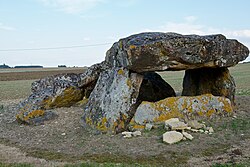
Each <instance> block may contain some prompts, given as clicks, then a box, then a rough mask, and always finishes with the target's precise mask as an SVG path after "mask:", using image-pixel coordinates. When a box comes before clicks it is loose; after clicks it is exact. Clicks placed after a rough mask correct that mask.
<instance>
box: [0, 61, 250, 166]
mask: <svg viewBox="0 0 250 167" xmlns="http://www.w3.org/2000/svg"><path fill="white" fill-rule="evenodd" d="M84 70H85V69H84V68H53V69H51V68H49V69H42V70H41V69H7V70H0V167H2V166H13V165H16V166H18V167H20V166H22V167H26V166H70V167H71V166H109V167H110V166H214V167H230V166H238V167H241V166H250V147H249V145H250V119H249V118H250V112H249V110H250V103H249V101H250V63H248V64H240V65H237V66H235V67H232V68H230V71H231V74H232V75H233V77H234V78H235V81H236V84H237V90H236V92H237V96H236V112H235V113H234V115H235V117H233V118H221V119H215V120H204V121H205V122H206V124H207V125H211V126H212V127H213V128H214V129H215V133H214V134H212V135H207V134H199V133H192V135H193V136H194V140H193V141H183V142H180V143H178V144H175V145H166V144H164V143H162V141H161V136H162V134H163V133H164V132H165V131H164V129H163V127H160V128H158V129H153V130H152V131H150V132H148V131H143V132H142V136H141V137H137V138H131V139H124V138H122V136H121V135H120V134H118V135H110V134H103V135H100V134H93V133H91V132H89V131H87V130H86V129H83V127H81V125H80V123H79V119H80V117H81V115H82V112H83V110H82V108H80V107H70V108H58V109H55V110H54V112H56V113H57V114H58V118H57V119H56V120H52V121H49V122H47V123H46V124H45V125H40V126H25V125H19V124H18V123H17V122H16V121H15V114H16V113H15V106H16V104H17V103H18V102H19V101H20V100H22V99H24V98H25V97H27V96H28V95H29V94H30V85H31V83H32V82H33V81H34V80H37V79H39V78H41V77H45V76H49V75H55V74H59V73H66V72H67V73H68V72H69V73H71V72H72V73H80V72H83V71H84ZM160 75H161V76H162V77H163V78H164V79H165V80H166V81H167V82H168V83H169V84H170V85H171V86H172V87H173V88H174V89H175V90H176V91H178V92H181V89H182V78H183V75H184V72H182V71H180V72H161V73H160ZM63 134H65V135H63Z"/></svg>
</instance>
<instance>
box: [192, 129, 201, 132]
mask: <svg viewBox="0 0 250 167" xmlns="http://www.w3.org/2000/svg"><path fill="white" fill-rule="evenodd" d="M190 131H191V132H199V130H197V129H190Z"/></svg>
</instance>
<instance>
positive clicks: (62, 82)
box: [16, 74, 83, 124]
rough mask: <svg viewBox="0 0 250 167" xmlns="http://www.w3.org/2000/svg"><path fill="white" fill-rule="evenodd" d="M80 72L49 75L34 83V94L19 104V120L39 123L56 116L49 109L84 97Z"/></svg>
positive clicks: (65, 105) (73, 102) (70, 103)
mask: <svg viewBox="0 0 250 167" xmlns="http://www.w3.org/2000/svg"><path fill="white" fill-rule="evenodd" d="M79 81H80V77H79V75H78V74H60V75H55V76H49V77H46V78H43V79H40V80H39V81H35V82H33V83H32V88H31V90H32V94H31V95H30V96H29V97H28V98H27V99H25V100H24V101H23V102H21V103H20V104H19V106H18V112H19V113H18V114H17V116H16V117H17V120H18V121H19V122H23V123H27V124H39V123H42V122H43V121H44V120H48V119H50V118H52V117H54V114H53V113H51V112H50V111H48V109H52V108H57V107H69V106H72V105H73V104H75V103H76V102H78V101H80V100H81V99H82V98H83V90H82V89H80V88H79V87H78V86H77V85H78V83H79Z"/></svg>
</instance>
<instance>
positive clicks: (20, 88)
mask: <svg viewBox="0 0 250 167" xmlns="http://www.w3.org/2000/svg"><path fill="white" fill-rule="evenodd" d="M32 82H34V80H18V81H0V92H1V96H0V101H1V100H8V99H19V98H25V97H27V96H28V95H30V93H31V83H32Z"/></svg>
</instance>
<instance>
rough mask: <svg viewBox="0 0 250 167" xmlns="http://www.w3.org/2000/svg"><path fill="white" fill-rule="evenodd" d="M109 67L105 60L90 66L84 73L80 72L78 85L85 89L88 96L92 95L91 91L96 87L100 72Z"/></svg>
mask: <svg viewBox="0 0 250 167" xmlns="http://www.w3.org/2000/svg"><path fill="white" fill-rule="evenodd" d="M108 68H109V67H108V65H107V63H106V62H105V61H103V62H101V63H97V64H94V65H92V66H90V67H89V68H88V69H87V70H86V71H85V72H84V73H82V74H80V82H79V83H78V87H80V88H82V89H84V95H85V97H86V98H88V97H89V96H90V93H91V92H92V90H93V89H94V87H95V85H96V82H97V80H98V78H99V75H100V73H101V72H102V71H105V70H107V69H108Z"/></svg>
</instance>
